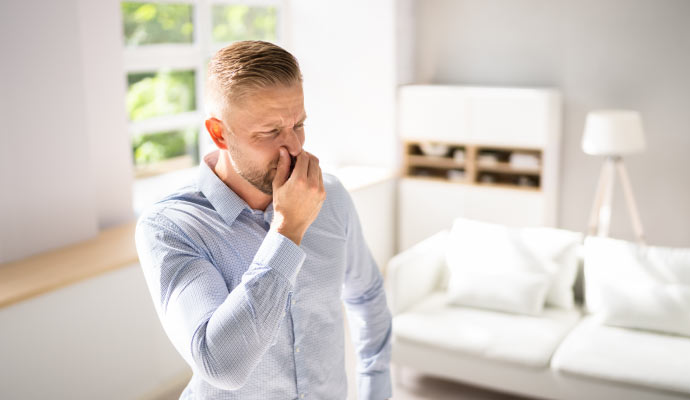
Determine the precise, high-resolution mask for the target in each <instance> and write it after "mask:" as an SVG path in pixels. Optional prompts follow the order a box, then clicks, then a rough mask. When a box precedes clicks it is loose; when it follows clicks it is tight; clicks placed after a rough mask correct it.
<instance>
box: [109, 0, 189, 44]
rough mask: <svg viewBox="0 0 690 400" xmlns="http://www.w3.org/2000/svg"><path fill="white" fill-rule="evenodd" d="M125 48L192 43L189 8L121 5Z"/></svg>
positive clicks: (145, 4)
mask: <svg viewBox="0 0 690 400" xmlns="http://www.w3.org/2000/svg"><path fill="white" fill-rule="evenodd" d="M121 5H122V20H123V21H122V22H123V25H124V34H125V44H126V45H127V46H140V45H147V44H161V43H192V42H193V41H194V24H193V23H192V19H193V13H194V11H193V6H192V5H190V4H172V3H131V2H123V3H121Z"/></svg>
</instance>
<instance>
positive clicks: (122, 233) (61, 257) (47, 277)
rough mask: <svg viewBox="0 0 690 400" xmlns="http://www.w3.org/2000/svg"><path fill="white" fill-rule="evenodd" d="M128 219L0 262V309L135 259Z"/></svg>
mask: <svg viewBox="0 0 690 400" xmlns="http://www.w3.org/2000/svg"><path fill="white" fill-rule="evenodd" d="M135 225H136V223H135V222H130V223H127V224H124V225H121V226H118V227H114V228H110V229H108V230H105V231H103V232H101V233H100V234H99V235H98V236H97V237H95V238H93V239H90V240H87V241H84V242H81V243H77V244H74V245H71V246H67V247H63V248H60V249H56V250H51V251H48V252H45V253H41V254H36V255H33V256H30V257H28V258H25V259H23V260H18V261H13V262H9V263H5V264H1V265H0V308H2V307H7V306H9V305H12V304H14V303H17V302H20V301H22V300H26V299H30V298H32V297H35V296H39V295H41V294H44V293H48V292H50V291H52V290H55V289H58V288H61V287H64V286H67V285H71V284H73V283H75V282H78V281H81V280H84V279H87V278H91V277H94V276H97V275H99V274H102V273H105V272H108V271H113V270H116V269H118V268H122V267H126V266H129V265H132V264H135V263H137V262H138V261H139V258H138V256H137V251H136V247H135V245H134V228H135Z"/></svg>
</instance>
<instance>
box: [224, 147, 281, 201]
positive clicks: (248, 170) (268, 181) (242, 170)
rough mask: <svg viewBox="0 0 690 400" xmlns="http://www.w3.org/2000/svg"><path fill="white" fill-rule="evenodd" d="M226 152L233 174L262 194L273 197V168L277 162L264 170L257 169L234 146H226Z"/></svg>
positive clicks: (274, 172)
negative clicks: (235, 173) (233, 170)
mask: <svg viewBox="0 0 690 400" xmlns="http://www.w3.org/2000/svg"><path fill="white" fill-rule="evenodd" d="M228 150H229V151H230V160H231V162H232V166H233V168H234V169H235V172H237V174H238V175H239V176H241V177H242V179H244V180H245V181H247V182H249V184H251V185H252V186H254V187H255V188H257V189H258V190H259V191H261V192H262V193H264V194H266V195H269V196H273V179H274V178H275V176H276V169H275V167H276V166H277V165H278V160H274V161H273V162H271V164H270V165H269V166H268V168H266V169H259V168H256V167H254V166H253V165H251V163H250V162H249V160H245V158H244V157H243V156H242V155H241V154H240V152H239V151H237V149H235V148H234V146H228Z"/></svg>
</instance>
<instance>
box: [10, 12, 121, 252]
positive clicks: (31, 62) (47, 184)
mask: <svg viewBox="0 0 690 400" xmlns="http://www.w3.org/2000/svg"><path fill="white" fill-rule="evenodd" d="M119 25H120V12H119V1H117V0H98V1H94V0H65V1H60V2H45V3H41V4H40V5H39V4H36V3H35V2H27V1H22V0H5V1H3V2H2V3H0V41H1V42H0V43H1V47H0V54H2V62H1V63H0V101H1V103H0V106H1V107H0V152H2V153H0V156H1V157H0V159H1V160H0V163H1V164H0V166H1V168H2V169H1V170H0V185H1V186H2V188H3V195H2V196H0V220H1V221H2V223H1V225H0V263H1V262H6V261H10V260H15V259H19V258H22V257H25V256H28V255H30V254H34V253H38V252H41V251H45V250H48V249H53V248H58V247H62V246H64V245H67V244H70V243H74V242H78V241H81V240H84V239H86V238H88V237H91V236H93V235H95V234H96V233H97V232H98V230H99V228H103V227H107V226H111V225H115V224H117V223H121V222H123V221H125V220H127V219H129V218H131V217H132V211H131V210H132V208H131V179H132V171H131V168H132V167H131V160H130V157H131V156H129V152H130V149H129V137H128V134H127V131H126V129H127V125H126V118H125V112H124V107H125V105H124V85H125V79H124V75H123V70H122V47H121V38H120V36H121V28H120V26H119Z"/></svg>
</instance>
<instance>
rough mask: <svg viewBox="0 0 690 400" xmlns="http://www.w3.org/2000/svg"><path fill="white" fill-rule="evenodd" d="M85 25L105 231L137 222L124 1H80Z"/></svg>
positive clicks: (87, 87) (90, 118) (86, 76)
mask: <svg viewBox="0 0 690 400" xmlns="http://www.w3.org/2000/svg"><path fill="white" fill-rule="evenodd" d="M79 24H80V25H79V27H80V32H81V35H80V36H81V42H80V44H81V49H82V64H83V81H84V94H85V98H86V113H85V115H84V117H85V119H86V131H87V133H88V135H89V155H90V165H91V168H90V169H89V172H90V173H91V182H92V188H93V197H92V198H93V201H94V204H95V208H96V215H97V218H98V227H99V228H100V229H104V228H108V227H111V226H114V225H118V224H120V223H122V222H123V221H127V220H130V219H132V218H133V213H132V205H131V204H132V183H133V182H132V181H133V178H132V177H133V176H134V174H133V170H132V169H133V168H132V163H133V162H132V150H131V141H130V134H129V132H128V131H127V113H126V110H125V94H126V78H125V73H124V70H123V62H124V61H123V53H122V48H123V46H124V44H123V38H122V13H121V11H120V1H119V0H79Z"/></svg>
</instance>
